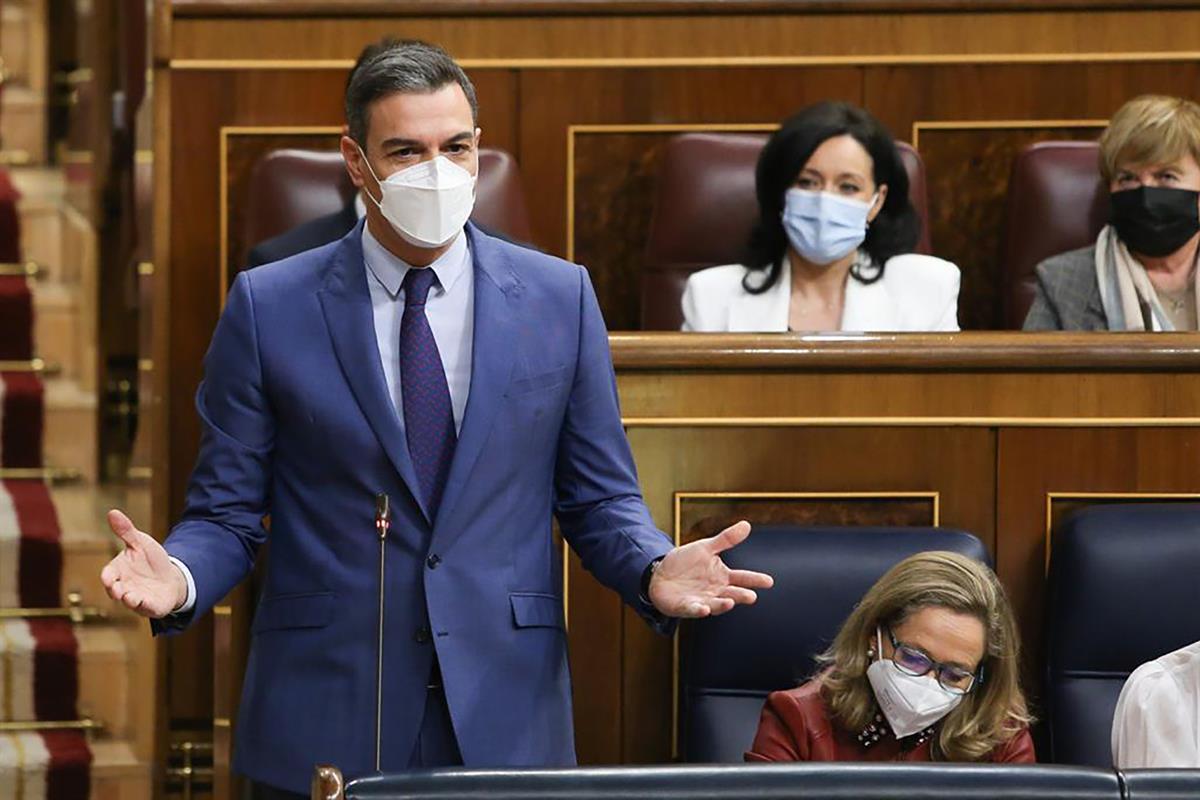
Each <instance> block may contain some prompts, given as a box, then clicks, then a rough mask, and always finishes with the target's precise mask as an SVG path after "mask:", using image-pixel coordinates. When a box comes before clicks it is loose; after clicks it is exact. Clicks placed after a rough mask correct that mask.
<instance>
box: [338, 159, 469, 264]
mask: <svg viewBox="0 0 1200 800" xmlns="http://www.w3.org/2000/svg"><path fill="white" fill-rule="evenodd" d="M358 152H359V153H362V157H363V162H364V163H365V164H366V165H367V169H368V170H369V171H370V172H371V177H373V178H375V181H376V183H378V184H379V190H380V192H381V193H382V194H383V199H382V200H376V199H375V197H374V195H372V194H371V193H370V192H369V191H368V192H367V197H370V198H371V201H372V202H373V203H375V205H377V206H379V210H380V211H381V212H382V213H383V217H384V219H386V220H387V221H388V222H390V223H391V225H392V227H393V228H395V229H396V233H398V234H400V236H401V237H402V238H403V239H404V240H405V241H406V242H408V243H409V244H413V245H416V246H417V247H426V248H430V249H432V248H435V247H441V246H443V245H445V244H448V243H449V242H450V241H452V240H453V239H454V237H455V236H457V235H458V232H459V231H461V230H462V229H463V226H464V225H466V224H467V220H468V219H469V218H470V217H471V211H472V209H473V208H474V207H475V176H474V175H472V174H471V173H469V172H467V171H466V170H465V169H463V168H462V167H460V166H459V165H458V164H455V163H454V162H453V161H451V160H450V159H448V158H446V157H445V156H438V157H437V158H435V159H433V160H431V161H422V162H421V163H420V164H414V165H412V166H411V167H406V168H404V169H402V170H400V171H399V172H393V173H392V174H391V175H389V176H387V179H386V180H382V181H381V180H379V176H378V175H376V174H375V170H374V169H373V168H372V167H371V162H370V161H367V155H366V153H363V151H362V148H361V147H359V148H358Z"/></svg>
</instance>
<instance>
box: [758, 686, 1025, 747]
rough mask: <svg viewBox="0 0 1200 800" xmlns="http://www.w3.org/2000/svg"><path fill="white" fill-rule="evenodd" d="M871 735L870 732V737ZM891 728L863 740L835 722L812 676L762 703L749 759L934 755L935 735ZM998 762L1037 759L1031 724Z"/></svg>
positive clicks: (1006, 743) (1009, 745)
mask: <svg viewBox="0 0 1200 800" xmlns="http://www.w3.org/2000/svg"><path fill="white" fill-rule="evenodd" d="M869 738H870V737H868V739H869ZM909 738H910V741H908V742H901V741H899V740H897V739H896V738H895V737H894V736H892V734H891V733H890V732H889V733H887V734H886V735H884V736H881V737H880V738H879V740H878V741H877V742H873V743H872V744H871V745H870V746H865V745H863V744H861V743H860V742H859V740H858V732H854V733H851V732H848V731H845V730H843V729H842V728H841V727H840V726H839V725H838V724H837V723H835V722H834V721H833V720H832V719H831V718H830V714H829V710H828V708H827V707H826V705H825V700H824V698H822V697H821V693H820V690H819V686H818V683H817V682H816V681H809V682H808V683H805V684H803V685H802V686H799V687H797V688H795V689H789V690H787V691H784V692H772V693H771V695H770V696H769V697H767V702H766V705H764V706H763V710H762V717H761V718H760V720H759V723H758V733H756V734H755V736H754V744H753V746H751V748H750V750H749V751H748V752H747V753H746V760H747V761H929V760H930V751H929V748H930V741H924V742H921V743H920V744H916V745H915V746H913V745H914V741H915V739H914V738H913V737H909ZM987 760H989V761H993V762H995V763H1003V762H1008V763H1024V764H1032V763H1034V761H1035V760H1036V759H1035V758H1034V752H1033V739H1032V738H1030V736H1029V730H1028V729H1024V728H1023V729H1022V730H1021V731H1020V732H1019V733H1018V734H1017V735H1015V736H1013V738H1011V739H1009V740H1008V741H1007V742H1005V743H1004V744H1002V745H1000V746H999V747H997V748H996V749H995V750H993V751H992V753H991V755H990V757H989V758H988V759H987Z"/></svg>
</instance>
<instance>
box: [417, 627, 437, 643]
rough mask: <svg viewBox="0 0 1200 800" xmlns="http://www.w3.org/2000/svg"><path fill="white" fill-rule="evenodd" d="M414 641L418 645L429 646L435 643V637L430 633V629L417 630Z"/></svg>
mask: <svg viewBox="0 0 1200 800" xmlns="http://www.w3.org/2000/svg"><path fill="white" fill-rule="evenodd" d="M413 640H414V641H416V643H417V644H429V643H430V642H432V641H433V635H432V634H431V633H430V632H429V628H424V627H422V628H417V632H416V633H415V634H413Z"/></svg>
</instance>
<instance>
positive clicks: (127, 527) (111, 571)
mask: <svg viewBox="0 0 1200 800" xmlns="http://www.w3.org/2000/svg"><path fill="white" fill-rule="evenodd" d="M108 525H109V527H110V528H112V531H113V533H115V534H116V535H117V538H118V539H120V540H121V541H122V542H123V543H124V544H125V549H124V550H122V551H121V552H120V553H119V554H118V555H117V557H116V558H114V559H113V560H112V561H110V562H108V565H107V566H106V567H105V568H104V569H103V570H101V571H100V582H101V583H103V584H104V588H105V589H106V590H108V596H109V597H111V598H112V599H113V600H116V601H117V602H119V603H124V604H125V605H126V606H128V607H129V608H131V609H133V610H134V611H136V612H137V613H138V614H141V615H142V616H143V617H150V618H151V619H160V618H162V617H165V616H167V615H168V614H170V613H171V612H172V611H174V610H175V609H177V608H179V607H180V606H181V605H183V601H184V600H186V599H187V579H186V578H184V577H183V572H182V571H181V570H180V569H179V567H177V566H175V565H174V564H172V563H171V560H170V558H169V557H168V556H167V551H166V550H164V549H163V546H162V545H161V544H159V543H158V541H157V540H156V539H155V538H154V537H153V536H150V535H149V534H147V533H143V532H142V531H139V530H138V529H137V528H136V527H134V524H133V522H132V521H130V519H129V517H127V516H125V514H124V513H122V512H120V511H118V510H116V509H113V510H112V511H109V512H108Z"/></svg>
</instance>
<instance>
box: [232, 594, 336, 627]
mask: <svg viewBox="0 0 1200 800" xmlns="http://www.w3.org/2000/svg"><path fill="white" fill-rule="evenodd" d="M336 603H337V595H336V594H334V593H333V592H314V593H312V594H281V595H277V596H276V597H266V598H263V600H262V601H261V602H260V603H259V604H258V608H257V609H255V611H254V628H253V630H254V633H256V634H258V633H263V632H264V631H277V630H285V629H290V628H324V627H325V626H326V625H328V624H329V622H330V621H331V620H332V619H333V609H334V606H335V604H336Z"/></svg>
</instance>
